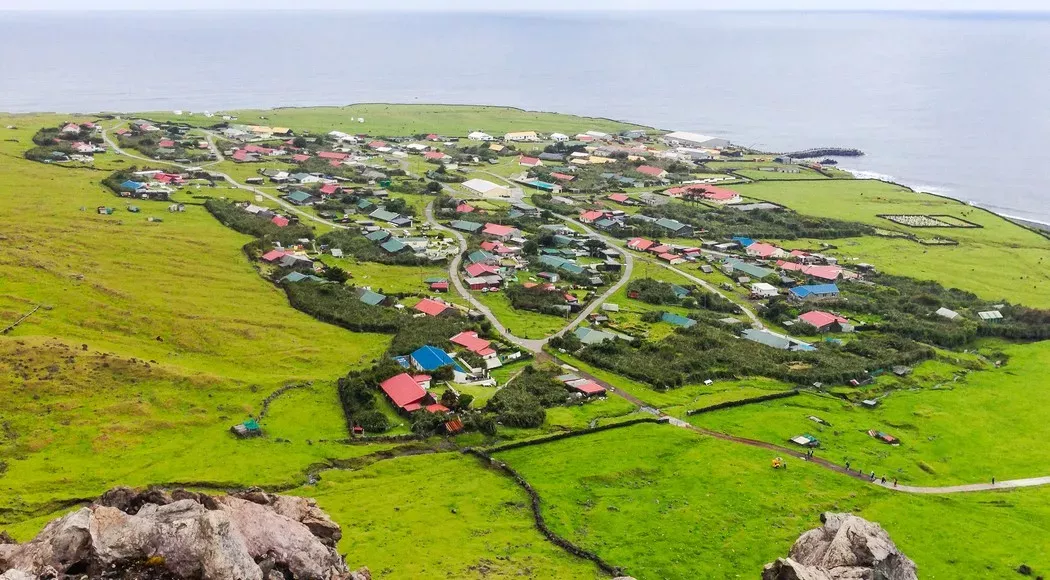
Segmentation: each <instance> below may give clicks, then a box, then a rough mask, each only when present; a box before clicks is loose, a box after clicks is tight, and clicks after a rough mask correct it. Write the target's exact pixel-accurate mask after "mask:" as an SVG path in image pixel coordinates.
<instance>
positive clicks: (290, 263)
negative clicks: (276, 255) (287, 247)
mask: <svg viewBox="0 0 1050 580" xmlns="http://www.w3.org/2000/svg"><path fill="white" fill-rule="evenodd" d="M280 264H281V267H282V268H295V269H299V270H311V271H312V270H313V269H314V261H313V260H311V259H310V258H308V257H306V256H300V255H296V254H285V255H284V256H281V262H280Z"/></svg>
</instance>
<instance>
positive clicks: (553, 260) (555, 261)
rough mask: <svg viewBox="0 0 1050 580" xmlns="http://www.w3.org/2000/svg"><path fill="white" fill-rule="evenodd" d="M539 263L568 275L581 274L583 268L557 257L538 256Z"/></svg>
mask: <svg viewBox="0 0 1050 580" xmlns="http://www.w3.org/2000/svg"><path fill="white" fill-rule="evenodd" d="M540 263H542V264H545V265H547V266H550V267H552V268H554V269H555V270H563V271H565V272H569V273H570V274H582V273H583V267H581V266H580V265H579V264H575V263H573V262H570V261H569V260H566V259H565V258H559V257H558V256H540Z"/></svg>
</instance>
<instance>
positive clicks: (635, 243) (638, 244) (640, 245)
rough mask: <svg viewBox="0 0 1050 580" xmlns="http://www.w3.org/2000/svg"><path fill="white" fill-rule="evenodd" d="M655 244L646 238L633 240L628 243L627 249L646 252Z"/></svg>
mask: <svg viewBox="0 0 1050 580" xmlns="http://www.w3.org/2000/svg"><path fill="white" fill-rule="evenodd" d="M655 243H656V242H654V241H652V240H647V239H645V238H631V239H630V241H628V242H627V247H628V248H630V249H632V250H636V251H638V252H644V251H646V250H648V249H649V248H650V247H652V245H653V244H655Z"/></svg>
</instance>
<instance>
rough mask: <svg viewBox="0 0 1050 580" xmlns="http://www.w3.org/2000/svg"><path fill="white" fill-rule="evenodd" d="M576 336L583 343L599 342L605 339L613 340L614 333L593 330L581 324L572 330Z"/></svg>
mask: <svg viewBox="0 0 1050 580" xmlns="http://www.w3.org/2000/svg"><path fill="white" fill-rule="evenodd" d="M573 334H575V335H576V338H578V339H580V342H582V343H583V344H601V343H603V342H605V341H607V340H615V339H616V335H615V334H612V333H610V332H604V331H601V330H595V329H593V328H589V327H586V326H581V327H579V328H577V329H576V330H575V331H573Z"/></svg>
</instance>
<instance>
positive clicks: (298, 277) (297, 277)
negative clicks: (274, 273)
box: [281, 272, 325, 282]
mask: <svg viewBox="0 0 1050 580" xmlns="http://www.w3.org/2000/svg"><path fill="white" fill-rule="evenodd" d="M281 282H325V279H324V278H318V277H317V276H314V275H313V274H303V273H302V272H290V273H289V274H288V275H287V276H285V277H284V278H281Z"/></svg>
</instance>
